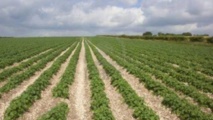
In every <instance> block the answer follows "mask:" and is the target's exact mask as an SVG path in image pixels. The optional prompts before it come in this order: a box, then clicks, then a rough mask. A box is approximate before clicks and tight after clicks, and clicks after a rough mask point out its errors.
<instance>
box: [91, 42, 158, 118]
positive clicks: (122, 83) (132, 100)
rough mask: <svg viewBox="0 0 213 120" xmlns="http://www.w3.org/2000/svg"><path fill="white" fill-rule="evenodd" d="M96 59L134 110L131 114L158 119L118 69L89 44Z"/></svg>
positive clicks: (137, 116) (136, 116)
mask: <svg viewBox="0 0 213 120" xmlns="http://www.w3.org/2000/svg"><path fill="white" fill-rule="evenodd" d="M91 48H92V49H93V51H94V53H95V55H96V56H97V59H98V60H99V62H100V63H101V64H102V65H103V67H104V69H105V71H106V72H107V73H108V74H109V76H111V84H112V85H113V86H114V87H116V88H117V89H118V91H119V92H120V94H121V95H122V96H123V98H124V101H125V102H126V104H128V105H129V107H130V108H132V109H133V110H134V113H133V116H134V117H135V118H137V119H140V120H150V119H152V120H158V119H159V117H158V116H157V115H156V114H155V112H154V111H153V110H152V109H150V108H149V107H147V106H146V105H145V103H144V100H143V99H142V98H141V97H139V96H138V95H137V94H136V93H135V91H134V90H133V89H132V88H131V86H130V85H129V84H128V83H127V81H126V80H124V79H123V78H122V76H121V75H120V73H119V71H117V70H116V69H115V68H114V67H113V66H112V65H111V64H110V63H108V62H107V61H106V59H105V58H103V56H102V55H101V54H100V53H99V52H98V51H97V50H96V49H95V48H94V46H91Z"/></svg>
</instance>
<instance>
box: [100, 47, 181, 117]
mask: <svg viewBox="0 0 213 120" xmlns="http://www.w3.org/2000/svg"><path fill="white" fill-rule="evenodd" d="M97 49H98V48H97ZM98 51H99V52H100V53H101V54H102V56H103V57H104V58H105V59H106V60H107V61H108V62H109V63H110V64H112V65H113V66H114V67H115V68H116V69H117V70H118V71H120V73H121V75H122V77H123V78H124V79H125V80H126V81H127V82H128V83H129V84H130V86H131V87H132V88H133V89H134V90H135V92H136V93H137V94H138V96H140V97H142V98H143V99H144V101H145V104H146V105H147V106H148V107H150V108H151V109H152V110H153V111H155V112H156V114H157V115H158V116H159V117H160V120H179V118H178V116H177V115H175V114H173V113H171V110H170V109H168V108H166V107H165V106H163V105H162V104H161V102H162V98H161V97H159V96H154V95H153V94H152V93H151V92H150V91H148V90H147V89H146V88H145V86H144V85H143V84H141V83H140V82H139V79H138V78H136V77H135V76H133V75H131V74H129V73H128V72H127V71H126V70H125V69H124V68H122V67H121V66H119V65H118V64H117V63H116V62H115V61H113V60H112V59H111V58H110V57H109V56H108V55H107V54H105V53H104V52H103V51H101V50H100V49H98Z"/></svg>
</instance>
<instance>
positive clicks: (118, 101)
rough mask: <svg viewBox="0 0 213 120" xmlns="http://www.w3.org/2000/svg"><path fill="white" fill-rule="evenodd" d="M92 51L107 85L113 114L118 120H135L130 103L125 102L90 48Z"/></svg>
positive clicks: (101, 76)
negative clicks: (129, 106)
mask: <svg viewBox="0 0 213 120" xmlns="http://www.w3.org/2000/svg"><path fill="white" fill-rule="evenodd" d="M90 51H91V53H92V58H93V60H94V62H95V65H96V67H97V68H98V71H99V74H100V78H101V79H102V80H103V82H104V85H105V93H106V95H107V98H108V99H109V106H110V108H111V110H112V113H113V116H114V117H115V119H116V120H134V118H133V117H132V115H133V110H132V109H130V108H128V105H127V104H125V103H124V100H123V98H122V96H121V95H120V94H119V93H118V91H116V89H115V88H114V87H113V86H112V85H111V84H110V81H111V80H110V79H111V78H110V77H109V76H108V75H107V73H106V72H105V70H104V69H103V66H102V65H101V64H100V63H99V61H98V60H97V58H96V56H95V55H94V53H93V51H92V50H91V48H90Z"/></svg>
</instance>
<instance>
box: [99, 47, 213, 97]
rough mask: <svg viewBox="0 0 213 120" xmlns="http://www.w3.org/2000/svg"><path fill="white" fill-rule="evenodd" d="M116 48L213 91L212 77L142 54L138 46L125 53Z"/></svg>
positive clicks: (191, 83) (176, 76) (181, 78)
mask: <svg viewBox="0 0 213 120" xmlns="http://www.w3.org/2000/svg"><path fill="white" fill-rule="evenodd" d="M103 47H104V46H103ZM105 48H106V47H105ZM116 50H119V52H120V54H122V55H123V56H125V55H127V56H130V58H133V59H134V60H137V61H139V62H140V61H142V62H143V63H144V64H146V65H149V66H151V67H152V68H154V69H156V67H158V70H161V71H162V72H164V73H168V74H169V75H170V76H172V77H175V78H176V79H177V80H179V81H182V82H186V83H189V84H190V85H193V86H195V87H196V88H197V89H199V90H201V91H204V92H210V93H213V89H212V85H213V82H212V80H211V79H209V78H206V77H204V76H202V75H198V73H193V72H191V71H190V70H187V69H183V68H175V69H174V68H172V67H171V65H168V64H165V60H162V61H161V60H160V59H158V58H156V56H159V55H155V56H152V57H151V56H145V55H143V56H142V55H141V54H142V53H138V52H139V51H140V49H136V48H134V50H131V48H130V49H128V50H126V51H125V54H123V53H124V52H123V50H122V49H119V47H116V46H114V49H113V52H115V51H116Z"/></svg>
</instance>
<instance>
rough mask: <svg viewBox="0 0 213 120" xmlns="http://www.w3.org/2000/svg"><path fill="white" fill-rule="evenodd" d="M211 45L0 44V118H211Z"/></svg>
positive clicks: (74, 40) (69, 40) (56, 40)
mask: <svg viewBox="0 0 213 120" xmlns="http://www.w3.org/2000/svg"><path fill="white" fill-rule="evenodd" d="M212 111H213V46H212V45H210V44H202V43H199V44H198V43H184V42H168V41H153V40H139V39H137V40H133V39H124V38H116V37H84V38H80V37H52V38H51V37H46V38H45V37H41V38H1V39H0V119H1V120H16V119H17V120H93V119H94V120H213V114H212Z"/></svg>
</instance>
